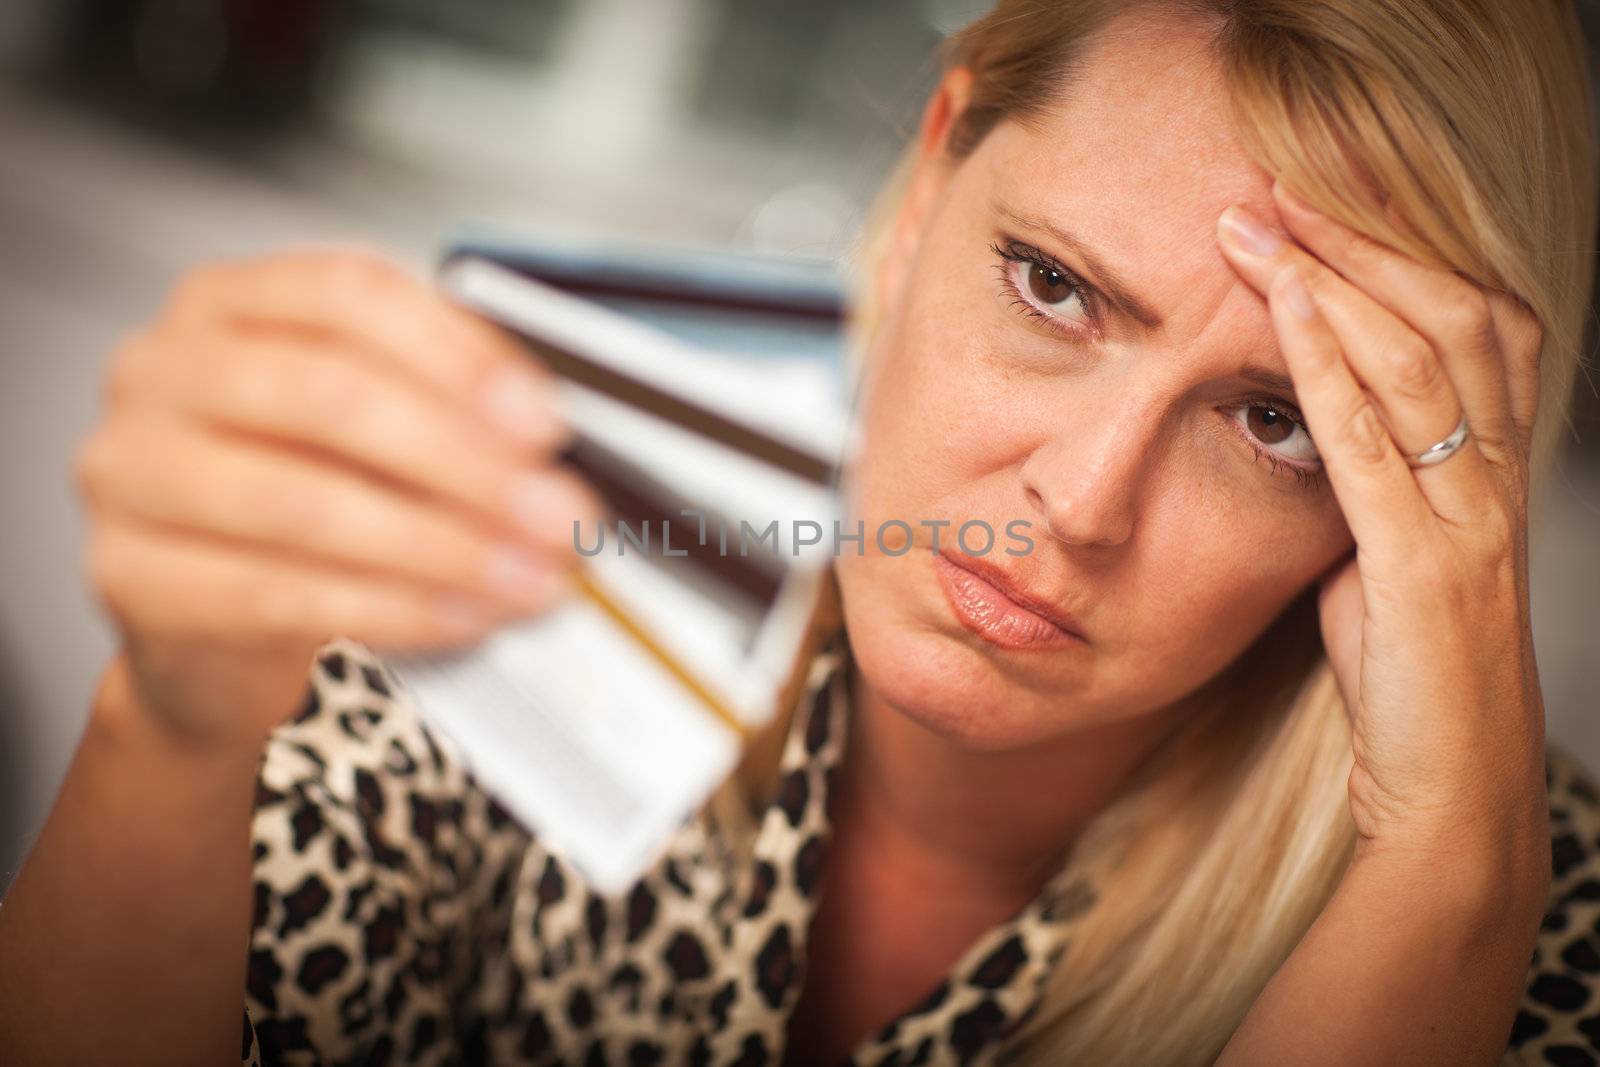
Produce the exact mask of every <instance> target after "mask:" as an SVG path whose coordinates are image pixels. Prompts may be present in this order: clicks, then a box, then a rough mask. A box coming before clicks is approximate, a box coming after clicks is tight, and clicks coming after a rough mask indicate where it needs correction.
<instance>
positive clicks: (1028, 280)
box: [1011, 260, 1089, 326]
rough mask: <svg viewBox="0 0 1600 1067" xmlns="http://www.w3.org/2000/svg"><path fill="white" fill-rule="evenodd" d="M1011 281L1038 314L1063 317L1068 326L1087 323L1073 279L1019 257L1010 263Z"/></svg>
mask: <svg viewBox="0 0 1600 1067" xmlns="http://www.w3.org/2000/svg"><path fill="white" fill-rule="evenodd" d="M1011 284H1012V286H1013V287H1014V288H1015V289H1016V290H1017V292H1019V293H1021V294H1022V298H1023V299H1024V300H1025V301H1027V303H1028V304H1030V305H1031V306H1032V307H1033V309H1034V310H1035V311H1037V312H1039V313H1040V314H1042V315H1048V316H1050V317H1052V318H1059V319H1065V320H1066V322H1067V324H1069V325H1075V326H1087V325H1089V308H1088V306H1087V304H1086V303H1085V302H1084V297H1083V288H1082V286H1081V285H1079V284H1078V281H1077V280H1076V279H1075V278H1072V277H1070V276H1068V275H1066V274H1063V273H1061V272H1060V271H1058V270H1054V269H1053V268H1050V267H1047V266H1045V265H1043V264H1042V263H1034V262H1032V261H1030V260H1022V261H1020V262H1016V261H1013V262H1012V264H1011Z"/></svg>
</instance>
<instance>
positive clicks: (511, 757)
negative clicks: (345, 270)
mask: <svg viewBox="0 0 1600 1067" xmlns="http://www.w3.org/2000/svg"><path fill="white" fill-rule="evenodd" d="M443 281H444V283H445V286H446V289H447V290H448V291H449V292H450V293H451V294H452V295H453V296H454V297H455V298H456V299H457V300H458V301H459V302H461V303H463V304H464V305H465V306H467V307H469V308H472V309H473V310H475V311H477V312H479V313H480V314H483V315H485V316H487V317H489V318H490V319H492V320H493V321H495V322H497V323H499V324H500V325H501V326H503V327H505V328H506V329H508V330H510V331H512V332H513V333H514V334H515V335H516V336H518V337H519V338H520V339H521V340H522V341H523V342H524V343H525V344H526V345H527V346H528V347H529V348H530V350H531V351H532V352H533V353H534V354H535V355H537V356H539V357H540V358H541V359H542V361H543V362H545V363H546V365H547V366H548V367H549V368H550V369H551V370H552V371H554V372H555V373H556V375H557V376H558V378H559V379H560V392H559V400H560V403H561V405H562V410H563V414H564V416H565V417H566V419H567V421H568V423H569V424H570V425H571V426H572V427H573V429H574V430H575V432H576V435H577V440H576V442H575V443H574V445H573V446H572V447H569V448H568V449H567V450H566V451H565V452H564V453H563V454H562V459H563V460H564V461H566V462H568V463H570V464H571V465H572V466H574V467H575V468H576V469H577V470H578V471H579V473H581V474H583V475H584V476H586V477H588V478H589V479H590V480H591V482H592V484H594V485H595V486H596V488H597V489H599V490H600V491H601V495H602V497H604V498H605V500H606V502H607V504H608V506H609V507H611V508H612V509H613V510H612V515H611V520H612V522H611V524H610V526H609V528H608V529H607V530H606V531H605V535H606V536H605V540H604V541H603V542H598V546H599V547H598V551H596V552H594V554H593V555H589V556H587V557H586V558H584V559H583V561H582V563H581V565H580V567H579V569H578V577H579V589H578V592H577V593H576V594H575V595H573V596H571V597H569V598H567V599H566V600H565V601H563V602H562V603H560V604H558V605H556V606H554V607H553V608H551V609H549V610H547V611H546V612H544V613H542V614H540V615H538V616H535V617H533V618H529V619H525V620H522V621H520V622H518V623H516V624H515V625H512V626H508V627H504V628H502V629H501V630H499V631H497V632H496V633H495V634H493V635H491V636H490V637H489V638H488V639H487V640H485V641H483V642H482V643H480V644H478V645H477V646H475V647H472V648H470V649H466V650H461V651H445V652H440V653H429V654H407V655H400V654H393V653H386V654H384V655H383V659H384V662H385V664H386V665H387V666H388V668H389V669H390V671H391V673H392V674H393V675H394V676H395V678H396V680H397V681H399V682H400V684H401V687H402V688H403V689H404V690H406V691H407V693H408V695H409V696H410V698H411V699H412V700H413V702H414V703H415V705H416V707H417V709H418V711H419V712H420V714H421V715H422V716H423V718H424V719H425V720H426V721H427V722H428V723H429V725H430V726H431V727H432V728H434V729H436V730H438V731H439V732H440V733H442V734H444V735H445V736H447V737H448V738H450V740H451V741H452V742H453V743H454V744H455V745H456V747H457V748H458V750H459V751H460V752H461V753H462V756H463V758H464V759H465V761H466V763H467V764H468V766H469V769H470V770H471V771H472V772H473V773H474V774H475V775H476V776H477V778H478V779H479V781H480V782H481V783H482V784H483V785H484V786H485V787H486V788H487V789H489V790H490V791H491V792H492V793H493V794H495V796H496V797H497V798H498V799H499V800H500V802H501V803H502V804H503V805H504V806H505V807H506V809H507V810H508V811H510V812H511V813H512V814H513V815H515V816H516V817H517V818H518V819H519V820H520V821H521V822H523V823H524V824H525V825H526V826H528V827H529V828H530V829H531V830H533V831H534V832H535V833H537V834H538V835H539V836H540V839H541V840H542V841H543V842H545V843H546V844H548V845H549V846H550V847H551V848H553V849H555V850H557V851H559V852H560V853H562V854H563V856H564V857H565V858H566V859H567V860H568V861H569V862H570V863H572V865H573V866H574V867H576V868H577V869H578V870H579V872H580V873H581V874H583V875H584V877H585V878H586V879H587V880H588V881H589V882H590V884H591V885H592V886H593V887H594V888H595V889H596V890H597V891H598V892H601V893H608V894H619V893H622V892H625V891H626V890H627V889H628V888H629V887H630V886H631V885H632V884H633V883H634V882H635V881H636V880H637V879H638V877H639V876H640V875H642V874H643V873H644V872H645V871H646V870H647V869H648V867H649V866H650V865H651V863H652V862H654V861H655V860H656V859H657V858H658V857H659V855H660V854H661V851H662V850H663V849H664V848H665V847H666V845H667V843H668V841H669V840H670V838H671V837H672V835H673V833H674V832H675V831H676V830H677V829H678V827H679V826H680V825H681V824H682V823H683V822H684V821H685V820H686V819H688V818H689V817H691V816H692V815H693V814H694V813H695V812H696V811H697V810H698V809H699V808H700V806H701V805H703V804H704V803H705V801H706V800H707V798H709V796H710V795H711V793H712V792H713V791H714V790H715V789H716V788H717V786H718V785H720V784H721V783H722V782H723V781H724V780H725V779H726V778H727V776H728V775H729V774H730V773H731V772H732V771H733V769H734V767H735V766H736V764H737V762H738V759H739V757H740V755H741V754H742V752H743V745H744V742H745V741H746V740H747V739H748V737H749V736H750V735H751V734H752V733H754V732H755V731H757V730H759V729H760V728H761V727H763V726H764V725H766V724H767V723H768V722H770V721H771V719H772V717H773V715H774V713H775V712H776V711H777V707H776V701H777V699H778V697H779V695H780V694H781V693H782V692H783V690H784V687H785V685H786V684H787V683H788V682H789V681H790V680H791V679H792V677H793V676H794V674H795V672H796V671H797V670H799V669H801V664H800V659H801V658H802V657H803V655H804V652H805V650H806V648H807V639H808V637H809V635H810V627H811V624H812V622H813V618H814V612H815V611H816V608H817V605H818V603H819V600H820V598H821V597H822V595H823V590H824V583H825V582H827V581H828V580H830V575H829V573H828V566H829V562H830V559H831V555H832V551H833V544H834V541H833V534H834V526H833V524H834V523H835V522H836V520H837V519H838V517H839V512H838V508H837V497H836V492H835V485H836V478H835V475H836V471H837V469H838V466H839V464H840V463H842V461H843V458H844V457H843V449H844V448H845V447H846V435H845V433H844V428H845V424H846V422H847V421H848V420H847V419H846V418H845V417H844V416H843V415H842V413H840V412H836V411H825V412H811V413H809V414H807V413H805V412H796V411H793V410H789V411H786V410H785V404H784V398H783V397H782V396H778V397H772V396H769V395H766V394H765V393H764V392H763V390H762V388H761V382H760V379H759V370H758V368H755V367H751V368H748V369H747V368H744V367H742V366H740V365H739V364H738V363H737V362H733V361H730V360H729V359H728V358H727V357H726V356H725V355H721V354H711V353H705V352H701V351H699V350H697V349H696V348H695V347H694V346H692V345H687V344H685V343H683V342H682V341H681V340H679V339H677V338H674V337H670V336H668V335H666V334H664V333H662V332H661V331H659V330H656V329H654V328H652V327H650V326H648V325H645V324H642V323H639V322H636V321H633V320H631V319H628V318H627V317H625V316H623V315H621V314H619V313H617V312H615V311H612V310H609V309H607V308H605V307H602V306H600V305H598V304H594V303H591V302H589V301H586V300H581V299H579V298H577V297H574V296H572V295H570V294H567V293H562V292H559V291H557V290H554V289H552V288H550V287H549V286H546V285H544V284H542V283H540V282H538V281H535V280H532V279H529V278H527V277H523V276H519V275H517V274H516V273H514V272H512V271H509V270H505V269H502V268H501V267H500V266H498V265H496V264H495V263H493V262H491V261H489V260H487V259H482V258H476V257H466V258H458V259H454V260H452V261H451V262H450V263H448V264H447V265H446V268H445V270H444V272H443ZM786 418H787V422H786ZM685 512H688V513H689V514H684V513H685ZM663 520H666V521H667V523H668V524H670V532H669V531H667V529H666V527H665V526H664V525H663ZM774 521H776V524H777V527H778V532H777V536H776V537H775V538H773V539H771V540H755V537H756V536H758V535H760V534H762V533H765V532H768V530H769V526H770V524H771V523H773V522H774ZM617 523H622V524H625V525H627V526H628V527H629V528H630V529H631V531H632V532H633V534H634V535H635V536H634V537H633V538H632V539H625V538H623V537H622V536H621V531H620V530H619V528H618V526H617ZM741 524H743V525H741ZM804 524H811V525H809V526H806V527H805V532H804V533H797V531H799V530H801V528H802V526H803V525H804ZM641 530H642V531H644V533H645V540H646V547H644V548H643V549H641V547H640V544H639V540H638V538H637V534H638V533H639V532H640V531H641ZM817 530H820V531H821V536H820V538H819V539H818V540H817V541H816V542H815V543H811V544H807V543H805V542H806V541H807V540H810V539H811V537H812V536H813V534H814V533H815V532H816V531H817ZM745 531H750V532H751V536H746V537H741V534H742V533H744V532H745ZM597 533H598V531H593V530H584V531H581V537H580V543H582V544H584V545H585V546H586V547H587V549H589V550H593V549H595V547H596V545H597V542H596V540H595V537H596V534H597ZM664 533H668V536H667V537H665V538H663V534H664ZM680 553H681V554H680Z"/></svg>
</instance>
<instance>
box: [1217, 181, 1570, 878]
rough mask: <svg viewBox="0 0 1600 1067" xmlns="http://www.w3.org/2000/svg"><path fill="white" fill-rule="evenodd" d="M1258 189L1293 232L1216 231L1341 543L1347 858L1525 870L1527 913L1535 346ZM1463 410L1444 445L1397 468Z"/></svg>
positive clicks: (1538, 762)
mask: <svg viewBox="0 0 1600 1067" xmlns="http://www.w3.org/2000/svg"><path fill="white" fill-rule="evenodd" d="M1274 197H1275V200H1276V204H1277V209H1278V215H1279V218H1280V219H1281V222H1282V226H1283V228H1285V229H1286V230H1287V231H1288V233H1289V235H1290V237H1291V238H1292V240H1285V239H1284V238H1283V237H1282V235H1281V233H1278V232H1275V231H1273V230H1272V229H1270V228H1268V227H1267V226H1265V225H1264V224H1263V223H1262V221H1261V220H1260V219H1259V218H1252V217H1250V216H1249V215H1248V214H1246V213H1245V212H1244V209H1243V208H1240V207H1235V208H1231V209H1230V210H1229V211H1228V212H1225V213H1224V214H1223V216H1222V218H1221V219H1220V220H1219V225H1218V232H1219V236H1220V238H1221V240H1220V244H1221V246H1222V248H1223V251H1224V253H1225V254H1226V256H1227V258H1228V260H1229V261H1230V262H1231V263H1232V264H1233V266H1234V268H1235V270H1236V271H1237V272H1238V273H1239V274H1240V276H1241V277H1243V278H1244V279H1245V281H1246V282H1248V283H1249V284H1250V285H1251V286H1252V287H1254V288H1255V289H1256V290H1258V291H1259V292H1260V293H1261V294H1262V295H1263V296H1265V297H1266V298H1267V300H1268V304H1269V307H1270V309H1271V315H1272V321H1273V326H1274V330H1275V332H1276V335H1277V338H1278V344H1279V347H1280V349H1281V350H1282V354H1283V357H1284V360H1285V361H1286V362H1287V364H1288V366H1289V371H1290V374H1291V376H1292V377H1293V379H1294V381H1295V385H1296V391H1297V395H1298V402H1299V406H1300V408H1301V413H1302V415H1303V416H1304V418H1305V421H1306V424H1307V427H1308V429H1309V431H1310V434H1311V437H1312V438H1313V440H1314V441H1315V443H1316V446H1317V449H1318V451H1319V453H1320V455H1321V458H1322V462H1323V464H1324V465H1325V468H1326V471H1327V475H1328V478H1329V481H1330V483H1331V485H1332V488H1333V491H1334V494H1335V496H1336V497H1337V499H1338V502H1339V506H1340V508H1341V510H1342V511H1343V514H1344V517H1345V520H1346V522H1347V523H1348V525H1349V527H1350V531H1351V533H1352V535H1353V537H1354V539H1355V543H1356V548H1355V551H1354V553H1353V556H1351V557H1349V558H1348V559H1347V560H1345V561H1341V563H1340V564H1338V565H1336V566H1335V567H1333V568H1332V569H1331V570H1330V572H1329V573H1328V574H1327V575H1326V576H1324V578H1323V579H1322V581H1321V588H1320V592H1319V600H1318V606H1319V610H1320V615H1321V624H1322V632H1323V637H1324V642H1325V645H1326V648H1327V651H1328V655H1329V657H1330V659H1331V661H1332V664H1333V668H1334V671H1335V675H1336V677H1337V680H1338V683H1339V686H1340V689H1341V692H1342V693H1343V696H1344V701H1345V704H1346V707H1347V708H1348V711H1349V713H1350V716H1351V726H1352V738H1353V740H1352V744H1353V749H1354V755H1355V760H1354V766H1353V768H1352V771H1351V775H1350V805H1351V812H1352V815H1353V816H1354V819H1355V823H1356V827H1357V830H1358V832H1359V834H1360V838H1359V842H1360V844H1359V847H1358V854H1360V853H1362V852H1372V851H1386V852H1395V851H1398V853H1399V854H1405V855H1414V856H1417V857H1420V858H1422V859H1423V860H1424V861H1425V864H1427V865H1428V866H1425V867H1424V868H1423V869H1431V870H1436V871H1439V872H1440V873H1441V874H1442V873H1444V872H1445V871H1447V870H1455V869H1458V868H1463V867H1464V868H1467V870H1466V872H1465V873H1467V874H1468V875H1471V874H1472V873H1473V872H1472V868H1479V869H1478V870H1477V873H1478V874H1479V875H1480V876H1484V877H1488V878H1492V879H1498V880H1499V883H1500V886H1501V887H1503V888H1510V887H1509V886H1507V885H1506V883H1505V881H1504V880H1505V879H1506V877H1507V875H1508V874H1517V875H1521V874H1526V875H1527V879H1526V880H1525V881H1523V882H1520V883H1519V885H1526V886H1527V887H1528V892H1527V894H1526V897H1527V898H1528V903H1529V906H1532V905H1533V904H1534V903H1535V902H1536V900H1537V897H1538V896H1539V895H1540V893H1541V892H1542V890H1541V889H1540V884H1541V883H1540V879H1539V873H1540V872H1541V870H1542V873H1543V875H1544V877H1545V878H1546V879H1547V878H1548V875H1549V871H1548V861H1549V852H1548V850H1549V837H1548V800H1547V797H1546V793H1545V788H1546V787H1545V780H1544V706H1543V701H1542V698H1541V695H1540V690H1539V679H1538V674H1537V672H1536V669H1535V665H1534V650H1533V634H1532V627H1531V623H1530V616H1529V596H1528V545H1527V540H1528V538H1527V529H1528V520H1527V509H1528V463H1529V442H1530V439H1531V434H1532V428H1533V422H1534V414H1535V406H1536V403H1537V400H1538V391H1539V370H1538V360H1539V353H1540V349H1541V345H1542V332H1541V330H1540V327H1539V324H1538V322H1537V321H1536V320H1535V319H1534V317H1533V316H1532V314H1531V313H1530V312H1529V311H1528V310H1527V308H1526V307H1525V306H1524V305H1522V304H1521V302H1520V301H1517V300H1514V299H1513V298H1511V297H1509V296H1506V295H1504V294H1500V293H1491V292H1486V291H1485V290H1483V289H1482V288H1479V287H1478V286H1476V285H1474V284H1472V283H1470V282H1468V281H1467V280H1465V279H1464V278H1462V277H1461V276H1460V275H1459V274H1456V273H1455V272H1453V271H1450V270H1447V269H1441V268H1437V267H1433V266H1429V265H1424V264H1422V263H1419V262H1417V261H1416V260H1414V259H1412V258H1410V257H1408V256H1405V255H1403V254H1401V253H1400V252H1398V251H1396V250H1394V249H1392V248H1389V247H1386V246H1384V245H1381V244H1379V243H1377V242H1375V241H1372V240H1370V239H1368V238H1366V237H1364V236H1362V235H1360V234H1357V233H1355V232H1354V231H1352V230H1350V229H1349V228H1347V227H1345V226H1343V225H1341V224H1339V223H1337V222H1335V221H1334V220H1332V219H1330V218H1328V217H1327V216H1325V215H1323V214H1321V213H1319V212H1317V211H1315V210H1314V209H1312V208H1311V207H1310V206H1309V205H1307V204H1305V203H1304V202H1303V201H1299V200H1298V199H1297V198H1296V197H1294V196H1293V194H1291V193H1289V192H1288V191H1287V190H1286V189H1285V188H1284V186H1283V183H1282V182H1281V181H1280V182H1278V183H1277V184H1276V185H1275V186H1274ZM1463 414H1464V415H1465V416H1466V419H1467V422H1468V424H1469V426H1470V433H1469V435H1468V437H1467V439H1466V441H1465V443H1464V444H1463V445H1462V446H1461V447H1460V448H1459V449H1458V450H1457V451H1456V452H1455V453H1453V454H1451V455H1449V456H1448V457H1447V458H1445V459H1444V460H1443V461H1442V462H1439V463H1437V464H1433V465H1427V466H1420V467H1412V466H1410V465H1409V464H1408V462H1407V459H1406V456H1407V455H1414V454H1415V453H1417V452H1420V451H1422V450H1423V449H1426V448H1428V447H1429V446H1430V445H1432V444H1433V443H1434V442H1437V441H1439V440H1441V439H1443V438H1444V437H1446V436H1447V435H1449V434H1450V433H1451V431H1452V430H1453V429H1455V427H1456V425H1457V423H1458V420H1459V419H1460V418H1461V417H1462V415H1463ZM1486 863H1488V864H1493V868H1492V869H1491V870H1488V871H1483V870H1481V868H1482V867H1483V866H1484V865H1485V864H1486ZM1434 864H1443V865H1444V866H1442V867H1438V866H1432V865H1434ZM1541 864H1542V865H1543V866H1542V867H1541Z"/></svg>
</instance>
